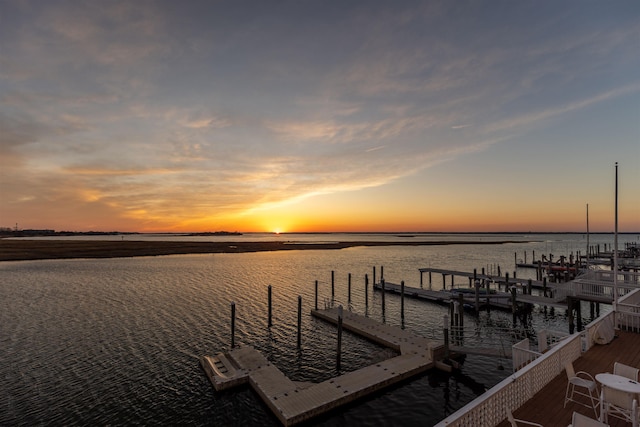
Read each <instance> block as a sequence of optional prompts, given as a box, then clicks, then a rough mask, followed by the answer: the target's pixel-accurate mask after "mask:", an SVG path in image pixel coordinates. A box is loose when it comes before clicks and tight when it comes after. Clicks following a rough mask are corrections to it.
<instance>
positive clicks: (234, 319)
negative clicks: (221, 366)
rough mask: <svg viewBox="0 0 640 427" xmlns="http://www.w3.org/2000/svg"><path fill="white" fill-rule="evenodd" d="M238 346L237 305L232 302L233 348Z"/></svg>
mask: <svg viewBox="0 0 640 427" xmlns="http://www.w3.org/2000/svg"><path fill="white" fill-rule="evenodd" d="M235 346H236V303H235V302H233V301H232V302H231V348H234V347H235Z"/></svg>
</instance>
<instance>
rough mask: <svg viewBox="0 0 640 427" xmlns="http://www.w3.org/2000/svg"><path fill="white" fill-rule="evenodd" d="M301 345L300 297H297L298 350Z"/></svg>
mask: <svg viewBox="0 0 640 427" xmlns="http://www.w3.org/2000/svg"><path fill="white" fill-rule="evenodd" d="M301 345H302V297H301V296H300V295H298V350H300V347H301Z"/></svg>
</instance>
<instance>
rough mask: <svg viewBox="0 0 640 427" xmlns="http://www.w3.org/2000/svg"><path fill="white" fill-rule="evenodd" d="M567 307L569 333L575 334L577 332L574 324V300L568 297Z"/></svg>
mask: <svg viewBox="0 0 640 427" xmlns="http://www.w3.org/2000/svg"><path fill="white" fill-rule="evenodd" d="M567 307H568V309H569V333H570V334H573V333H574V332H575V329H576V327H575V325H574V323H573V298H572V297H569V296H568V297H567Z"/></svg>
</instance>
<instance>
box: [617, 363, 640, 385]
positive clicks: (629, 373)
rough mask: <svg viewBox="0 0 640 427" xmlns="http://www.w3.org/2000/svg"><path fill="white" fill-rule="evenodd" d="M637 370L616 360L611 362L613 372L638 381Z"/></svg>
mask: <svg viewBox="0 0 640 427" xmlns="http://www.w3.org/2000/svg"><path fill="white" fill-rule="evenodd" d="M638 371H640V369H638V368H634V367H633V366H629V365H625V364H624V363H620V362H616V363H614V364H613V373H614V374H616V375H621V376H623V377H626V378H629V379H632V380H634V381H638Z"/></svg>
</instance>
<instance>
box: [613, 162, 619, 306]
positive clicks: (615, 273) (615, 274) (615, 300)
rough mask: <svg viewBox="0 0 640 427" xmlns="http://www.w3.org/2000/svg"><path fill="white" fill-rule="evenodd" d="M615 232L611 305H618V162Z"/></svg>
mask: <svg viewBox="0 0 640 427" xmlns="http://www.w3.org/2000/svg"><path fill="white" fill-rule="evenodd" d="M615 216H616V221H615V231H614V233H613V292H614V293H613V304H614V309H615V307H616V306H617V305H618V162H616V208H615Z"/></svg>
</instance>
